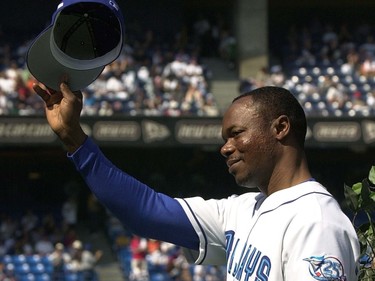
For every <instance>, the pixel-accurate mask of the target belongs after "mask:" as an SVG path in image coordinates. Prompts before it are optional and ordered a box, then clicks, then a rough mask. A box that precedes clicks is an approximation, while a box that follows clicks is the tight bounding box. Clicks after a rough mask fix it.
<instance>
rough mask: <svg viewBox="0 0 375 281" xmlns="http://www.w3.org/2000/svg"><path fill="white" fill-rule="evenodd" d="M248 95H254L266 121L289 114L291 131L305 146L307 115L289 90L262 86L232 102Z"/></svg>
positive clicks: (302, 145)
mask: <svg viewBox="0 0 375 281" xmlns="http://www.w3.org/2000/svg"><path fill="white" fill-rule="evenodd" d="M246 96H251V97H252V100H253V102H254V103H256V104H257V106H258V110H259V113H260V114H262V116H264V118H265V120H266V121H269V122H271V121H272V120H274V119H275V118H277V117H279V116H280V115H286V116H288V118H289V120H290V125H291V133H292V134H293V135H294V136H295V138H296V141H297V142H298V144H299V145H300V146H301V147H302V148H303V147H304V145H305V138H306V131H307V121H306V115H305V112H304V110H303V108H302V106H301V104H300V103H299V102H298V100H297V99H296V98H295V96H294V95H293V94H292V93H291V92H290V91H289V90H287V89H285V88H282V87H276V86H266V87H260V88H256V89H254V90H251V91H249V92H245V93H243V94H241V95H239V96H237V97H236V98H234V99H233V101H232V102H235V101H237V100H239V99H241V98H243V97H246Z"/></svg>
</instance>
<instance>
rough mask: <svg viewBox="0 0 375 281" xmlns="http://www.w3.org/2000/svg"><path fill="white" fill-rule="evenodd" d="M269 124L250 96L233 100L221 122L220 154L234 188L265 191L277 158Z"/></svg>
mask: <svg viewBox="0 0 375 281" xmlns="http://www.w3.org/2000/svg"><path fill="white" fill-rule="evenodd" d="M271 123H272V120H265V119H264V117H263V116H262V114H260V112H259V110H258V109H257V106H256V105H255V104H254V102H253V100H252V97H251V96H245V97H242V98H240V99H238V100H236V101H235V102H234V103H232V105H231V106H230V107H229V108H228V110H227V112H226V113H225V115H224V118H223V126H222V135H223V139H224V141H225V144H224V145H223V147H222V148H221V151H220V152H221V154H222V155H223V156H224V157H225V158H226V163H227V165H228V171H229V173H230V174H232V175H233V176H234V178H235V180H236V182H237V184H238V185H240V186H244V187H258V188H259V189H261V190H262V191H265V190H263V189H265V188H267V186H268V183H269V180H270V178H271V176H272V173H273V170H274V166H275V159H276V155H277V148H276V147H277V140H276V138H275V137H274V135H273V133H272V130H273V129H272V126H271Z"/></svg>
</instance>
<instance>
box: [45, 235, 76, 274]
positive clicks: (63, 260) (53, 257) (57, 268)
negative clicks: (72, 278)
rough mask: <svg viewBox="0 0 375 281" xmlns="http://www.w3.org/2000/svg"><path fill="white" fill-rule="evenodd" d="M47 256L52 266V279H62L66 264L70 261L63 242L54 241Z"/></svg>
mask: <svg viewBox="0 0 375 281" xmlns="http://www.w3.org/2000/svg"><path fill="white" fill-rule="evenodd" d="M48 258H49V260H50V261H51V263H52V266H53V272H52V281H64V280H65V275H64V274H65V269H66V265H67V264H68V263H69V262H70V261H71V256H70V255H69V253H68V252H67V251H65V247H64V244H62V243H60V242H59V243H56V245H55V249H54V251H53V252H52V253H50V254H49V255H48Z"/></svg>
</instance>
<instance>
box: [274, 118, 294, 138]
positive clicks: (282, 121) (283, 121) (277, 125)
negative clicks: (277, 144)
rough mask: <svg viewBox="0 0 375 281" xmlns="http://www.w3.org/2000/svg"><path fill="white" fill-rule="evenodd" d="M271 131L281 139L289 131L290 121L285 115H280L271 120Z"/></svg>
mask: <svg viewBox="0 0 375 281" xmlns="http://www.w3.org/2000/svg"><path fill="white" fill-rule="evenodd" d="M272 132H273V134H274V136H275V138H277V139H278V140H283V139H284V138H285V137H286V136H287V135H288V134H289V132H290V122H289V118H288V116H286V115H280V116H279V117H277V118H276V119H275V120H273V121H272Z"/></svg>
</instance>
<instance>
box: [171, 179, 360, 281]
mask: <svg viewBox="0 0 375 281" xmlns="http://www.w3.org/2000/svg"><path fill="white" fill-rule="evenodd" d="M276 193H277V194H276ZM276 193H274V194H271V195H270V196H268V197H265V196H264V195H263V194H262V193H251V192H250V193H246V194H243V195H240V196H231V197H229V198H227V199H222V200H213V199H211V200H206V201H205V200H203V199H202V198H200V197H194V198H188V199H178V200H179V202H180V204H181V206H182V207H183V208H184V210H185V212H186V214H187V215H188V217H189V219H190V221H191V223H192V224H193V226H194V228H195V231H196V232H197V234H198V236H199V238H200V249H199V253H198V254H197V256H196V260H195V262H196V263H198V264H223V263H226V264H227V280H241V281H242V280H243V281H251V280H254V281H280V280H304V281H306V280H321V281H328V280H329V281H332V280H338V281H345V280H346V281H352V280H357V268H356V266H357V260H358V256H359V245H358V242H357V238H356V237H357V236H356V233H355V230H354V228H353V226H352V225H351V222H350V221H349V219H348V218H347V217H346V215H345V214H344V213H343V212H342V211H341V209H340V206H339V205H338V203H337V201H336V200H335V199H334V198H333V197H332V195H331V194H330V193H329V192H328V191H327V190H326V189H325V188H324V187H323V186H322V185H320V184H319V183H317V182H315V181H307V182H304V183H301V184H299V185H296V186H293V187H290V188H287V189H284V190H281V191H278V192H276Z"/></svg>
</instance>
